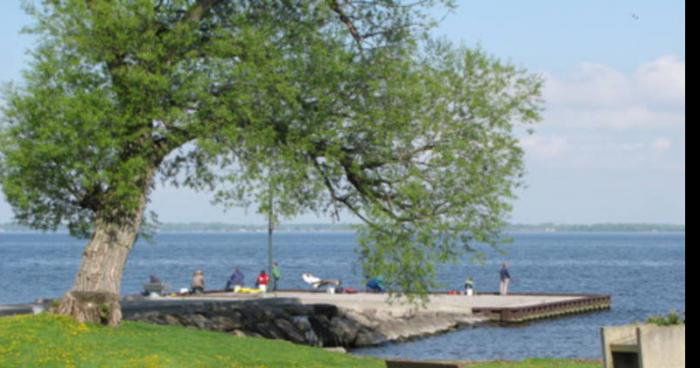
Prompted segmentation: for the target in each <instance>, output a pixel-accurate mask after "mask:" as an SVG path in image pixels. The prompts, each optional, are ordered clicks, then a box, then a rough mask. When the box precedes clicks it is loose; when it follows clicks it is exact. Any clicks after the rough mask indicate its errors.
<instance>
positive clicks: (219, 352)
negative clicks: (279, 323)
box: [0, 314, 384, 368]
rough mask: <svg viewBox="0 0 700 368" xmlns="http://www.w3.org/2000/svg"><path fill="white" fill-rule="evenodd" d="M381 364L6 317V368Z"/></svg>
mask: <svg viewBox="0 0 700 368" xmlns="http://www.w3.org/2000/svg"><path fill="white" fill-rule="evenodd" d="M383 366H384V364H383V362H382V361H381V360H377V359H372V358H361V357H354V356H351V355H345V354H337V353H330V352H326V351H324V350H321V349H315V348H311V347H306V346H299V345H294V344H292V343H289V342H286V341H279V340H266V339H257V338H242V337H236V336H231V335H227V334H224V333H216V332H209V331H198V330H193V329H186V328H180V327H169V326H157V325H149V324H144V323H135V322H128V321H125V322H124V323H123V324H122V326H121V327H119V328H115V329H113V328H108V327H102V326H94V325H86V324H79V323H76V322H75V321H73V320H72V319H70V318H66V317H61V316H56V315H49V314H42V315H39V316H19V317H7V318H0V367H151V368H156V367H168V368H171V367H183V368H185V367H188V368H189V367H193V368H194V367H358V368H360V367H370V368H371V367H383Z"/></svg>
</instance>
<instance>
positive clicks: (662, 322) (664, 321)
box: [647, 310, 685, 326]
mask: <svg viewBox="0 0 700 368" xmlns="http://www.w3.org/2000/svg"><path fill="white" fill-rule="evenodd" d="M647 323H652V324H655V325H657V326H675V325H683V324H685V317H682V316H681V315H680V314H679V313H678V312H676V311H675V310H672V311H671V312H669V313H668V315H667V316H651V317H649V318H647Z"/></svg>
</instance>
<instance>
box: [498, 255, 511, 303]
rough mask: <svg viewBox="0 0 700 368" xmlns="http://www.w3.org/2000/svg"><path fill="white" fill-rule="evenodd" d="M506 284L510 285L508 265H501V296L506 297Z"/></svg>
mask: <svg viewBox="0 0 700 368" xmlns="http://www.w3.org/2000/svg"><path fill="white" fill-rule="evenodd" d="M508 284H510V273H509V272H508V264H506V263H505V262H503V264H501V289H500V294H501V295H508Z"/></svg>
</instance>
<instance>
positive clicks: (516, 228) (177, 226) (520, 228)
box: [0, 222, 685, 233]
mask: <svg viewBox="0 0 700 368" xmlns="http://www.w3.org/2000/svg"><path fill="white" fill-rule="evenodd" d="M505 230H506V231H508V232H685V225H674V224H615V223H606V224H592V225H565V224H553V223H544V224H537V225H532V224H511V225H508V226H507V227H506V229H505ZM0 231H4V232H27V231H33V230H31V229H29V228H28V227H25V226H20V225H16V224H10V223H6V224H0ZM59 231H60V232H66V231H67V229H65V228H61V229H59ZM158 231H159V232H163V233H171V232H265V231H267V226H266V225H241V224H226V223H216V222H211V223H204V222H188V223H161V224H159V226H158ZM275 231H280V232H332V231H338V232H349V231H354V228H353V225H352V224H284V225H279V226H277V227H276V228H275Z"/></svg>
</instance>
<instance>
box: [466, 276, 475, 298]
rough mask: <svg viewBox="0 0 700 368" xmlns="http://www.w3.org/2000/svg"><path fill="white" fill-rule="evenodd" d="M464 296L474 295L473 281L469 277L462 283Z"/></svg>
mask: <svg viewBox="0 0 700 368" xmlns="http://www.w3.org/2000/svg"><path fill="white" fill-rule="evenodd" d="M464 295H474V279H473V278H471V277H470V278H468V279H466V280H465V281H464Z"/></svg>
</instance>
